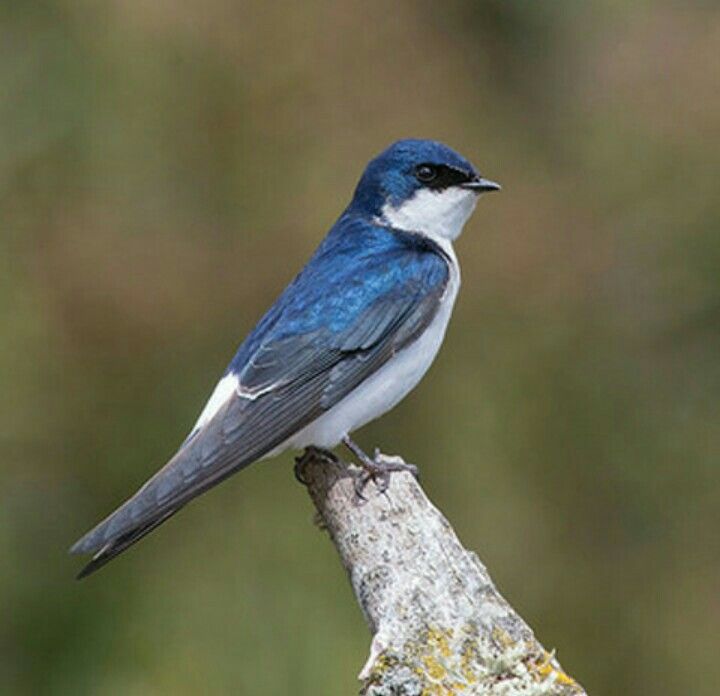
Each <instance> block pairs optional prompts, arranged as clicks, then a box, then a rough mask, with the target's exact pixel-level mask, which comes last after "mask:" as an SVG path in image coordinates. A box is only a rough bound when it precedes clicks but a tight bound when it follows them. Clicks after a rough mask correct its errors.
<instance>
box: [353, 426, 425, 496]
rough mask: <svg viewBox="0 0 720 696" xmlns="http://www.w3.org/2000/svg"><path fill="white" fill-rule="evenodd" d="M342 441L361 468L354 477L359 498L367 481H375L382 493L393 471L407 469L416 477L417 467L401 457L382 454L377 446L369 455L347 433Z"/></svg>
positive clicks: (388, 483)
mask: <svg viewBox="0 0 720 696" xmlns="http://www.w3.org/2000/svg"><path fill="white" fill-rule="evenodd" d="M342 442H343V444H344V445H345V447H347V448H348V449H349V450H350V451H351V452H352V453H353V454H354V455H355V456H356V457H357V459H358V461H359V462H360V466H362V469H363V470H362V472H361V473H360V474H359V475H358V476H357V477H356V478H355V493H356V494H357V496H358V497H359V498H363V499H364V496H363V490H364V489H365V486H366V485H367V484H368V482H369V481H375V485H376V486H377V487H378V490H379V491H380V492H381V493H384V492H385V491H386V490H387V487H388V485H390V474H391V473H392V472H393V471H407V472H409V473H411V474H412V475H413V476H414V477H415V478H418V468H417V467H416V466H415V465H414V464H408V463H407V462H406V461H405V460H404V459H403V458H402V457H399V456H395V455H390V454H383V453H382V452H381V451H380V450H379V449H378V448H377V447H376V448H375V453H374V455H373V456H372V457H370V456H369V455H367V454H365V452H363V450H362V449H361V448H360V446H359V445H358V444H357V443H356V442H354V441H353V440H351V439H350V437H349V436H348V435H345V436H344V437H343V439H342Z"/></svg>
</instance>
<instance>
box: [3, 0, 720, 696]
mask: <svg viewBox="0 0 720 696" xmlns="http://www.w3.org/2000/svg"><path fill="white" fill-rule="evenodd" d="M719 45H720V7H719V6H718V4H717V3H716V2H705V3H702V2H695V3H692V2H691V3H677V2H671V1H670V0H656V1H655V2H649V1H645V2H635V3H628V2H618V1H616V2H600V1H589V0H588V1H586V2H570V1H569V0H568V1H562V2H561V1H553V2H536V1H534V0H526V1H524V2H521V1H515V0H512V1H508V0H502V1H501V0H496V1H493V2H478V1H470V0H466V1H460V0H450V1H446V2H442V3H440V2H432V1H431V0H422V1H420V0H405V1H404V2H397V3H392V4H391V3H383V2H379V0H371V1H367V0H366V1H364V2H359V1H357V2H355V1H353V2H337V3H331V2H304V3H267V2H262V1H260V0H252V1H249V0H246V1H238V0H234V1H231V0H204V2H184V3H183V2H170V1H169V0H153V1H151V0H116V1H113V2H103V3H95V2H89V1H88V0H44V1H43V0H37V1H30V0H26V1H22V2H20V1H18V2H14V3H9V2H5V3H2V6H1V8H0V89H1V93H2V99H0V317H1V318H2V322H1V323H0V378H1V379H2V385H3V388H2V392H3V397H4V398H2V399H1V400H0V484H1V485H0V559H1V560H0V602H1V603H0V693H2V694H92V695H95V694H102V695H105V694H110V695H114V694H117V695H122V696H126V695H135V694H138V695H144V694H182V695H184V694H231V693H233V694H234V693H241V694H267V695H269V696H274V695H280V694H298V695H304V694H308V695H310V694H312V695H313V696H325V695H327V696H343V695H345V694H353V693H356V691H357V688H358V686H357V682H356V675H357V672H358V671H359V669H360V667H361V665H362V663H363V662H364V659H365V657H366V653H367V649H368V645H369V640H370V636H369V634H368V631H367V628H366V627H365V625H364V622H363V619H362V617H361V614H360V611H359V610H358V608H357V607H356V604H355V602H354V599H353V597H352V595H351V592H350V589H349V586H348V583H347V581H346V578H345V576H344V573H343V571H342V568H341V567H340V563H339V561H338V559H337V557H336V555H335V552H334V550H333V548H332V546H331V544H330V542H329V541H328V540H327V538H325V537H324V536H323V535H322V534H321V533H320V532H319V531H318V530H317V529H316V528H315V527H314V526H313V525H312V522H311V519H312V508H311V505H310V502H309V500H308V497H307V495H306V493H305V492H304V490H303V489H302V488H301V487H300V486H298V485H297V484H296V483H295V481H294V479H293V476H292V472H291V457H290V456H289V455H287V456H283V457H281V458H279V459H277V460H275V461H271V462H266V463H264V464H263V465H262V466H257V467H251V468H250V469H248V470H247V471H245V472H243V473H242V475H240V476H237V477H236V478H233V479H232V480H230V481H229V482H227V483H226V484H224V485H223V486H221V487H220V488H218V489H216V490H214V491H212V492H211V493H210V494H208V495H206V496H204V497H203V498H201V499H200V500H199V501H197V502H196V503H195V504H193V505H191V506H190V507H189V508H188V509H187V510H185V511H184V512H183V513H182V514H180V515H179V516H178V517H177V518H174V519H173V520H172V521H171V522H170V523H168V524H167V525H165V526H163V527H162V529H161V530H159V531H157V532H156V533H154V534H152V535H151V536H150V537H148V538H147V539H146V540H144V541H143V542H142V543H141V544H140V545H139V546H138V547H136V548H134V549H133V550H132V551H131V552H130V553H128V554H127V555H124V556H123V557H122V558H121V559H119V560H117V561H115V562H113V563H112V565H110V566H108V567H107V568H106V569H104V570H103V571H102V572H101V573H99V574H98V575H96V576H94V577H92V578H90V579H89V580H87V581H85V582H82V583H76V582H75V581H74V580H73V575H74V573H75V572H76V571H77V570H78V569H79V567H80V565H81V564H80V562H79V559H77V558H71V557H68V556H66V549H67V547H68V546H69V545H70V543H71V542H72V541H74V540H75V539H76V538H77V537H78V536H79V535H80V534H81V533H83V532H85V531H86V530H87V529H88V528H89V527H90V526H92V525H93V524H94V523H95V522H97V521H98V520H99V519H100V518H101V517H103V516H104V515H105V514H107V513H108V512H110V511H111V510H112V509H113V508H114V507H115V506H116V505H117V504H118V503H119V502H121V501H122V500H124V499H125V498H126V497H127V496H128V495H129V494H130V493H132V492H133V491H134V490H135V488H136V487H137V486H138V485H140V484H141V483H142V482H143V481H144V480H145V479H146V477H148V475H150V474H151V473H152V472H154V471H155V470H156V469H157V468H158V467H159V466H160V465H162V464H163V463H164V462H165V460H166V458H167V457H168V456H169V455H170V454H172V452H173V451H174V448H175V447H176V446H177V445H178V443H179V442H180V441H181V440H182V438H183V437H184V435H185V434H186V432H187V430H188V428H189V427H190V426H191V424H192V423H193V421H194V419H195V417H196V416H197V414H198V412H199V410H200V408H201V406H202V405H203V403H204V400H205V398H206V397H207V396H208V394H209V391H210V390H211V388H212V387H213V385H214V383H215V381H216V379H217V377H218V376H219V375H220V373H221V372H222V370H223V369H224V367H225V364H226V362H227V360H228V359H229V358H230V356H231V354H232V353H233V351H234V349H235V347H236V346H237V344H238V343H239V341H240V340H241V339H242V338H243V336H244V335H245V334H246V332H248V331H249V330H250V329H251V328H252V326H253V324H254V322H255V321H256V320H257V319H258V318H259V316H260V314H261V313H262V311H263V310H264V309H265V308H266V307H267V306H268V305H269V304H270V303H271V302H272V301H273V299H274V298H275V297H276V296H277V294H278V293H279V292H280V290H281V289H282V288H283V287H284V285H285V284H286V283H287V282H288V281H289V280H290V279H291V277H292V276H293V275H294V273H295V272H296V271H297V270H298V269H299V268H300V267H301V265H302V264H303V263H304V261H305V260H306V259H307V257H308V256H309V255H310V253H311V252H312V250H313V249H314V247H315V245H316V244H317V243H318V242H319V240H320V239H321V238H322V236H323V235H324V233H325V231H326V230H327V228H328V227H329V226H330V224H331V223H332V222H333V220H334V219H335V217H336V216H337V214H338V213H339V212H340V211H341V209H342V208H343V207H344V205H345V204H346V202H347V200H348V199H349V196H350V195H351V192H352V189H353V187H354V185H355V182H356V180H357V178H358V176H359V174H360V172H361V171H362V168H363V166H364V164H365V162H366V161H367V160H368V159H369V158H370V157H371V156H373V155H374V154H376V153H377V152H378V151H379V150H381V149H383V148H384V147H385V146H386V145H387V144H389V143H390V142H391V141H393V140H395V139H397V138H400V137H408V136H414V137H432V138H437V139H440V140H443V141H446V142H447V143H448V144H450V145H452V146H454V147H455V148H457V149H458V150H460V151H461V152H462V153H464V154H466V155H467V156H468V157H470V158H471V159H472V160H473V161H474V162H475V163H476V164H477V165H478V166H479V167H480V168H481V170H482V171H483V172H484V173H485V174H486V175H487V176H489V177H491V178H494V179H497V180H498V181H500V182H501V183H502V184H503V186H504V190H503V192H502V193H501V194H498V195H494V196H492V197H487V198H485V199H484V200H483V201H482V202H481V204H480V205H479V206H478V210H477V212H476V213H475V216H474V217H473V219H472V220H471V222H470V223H469V225H468V226H467V228H466V230H465V234H464V236H463V237H462V238H461V239H460V240H459V242H458V244H457V251H458V255H459V257H460V260H461V263H462V266H463V278H464V285H463V289H462V292H461V294H460V299H459V303H458V306H457V309H456V312H455V317H454V320H453V322H452V323H451V326H450V330H449V333H448V336H447V340H446V342H445V346H444V349H443V351H442V352H441V354H440V356H439V359H438V360H437V362H436V364H435V366H434V368H433V369H432V371H431V372H430V374H429V375H428V376H427V378H426V379H425V380H424V382H423V383H422V385H421V386H420V387H419V388H418V389H417V390H416V391H415V392H414V393H413V394H412V395H411V396H410V397H409V398H408V399H407V400H406V401H405V402H404V403H403V404H402V406H400V407H399V408H397V409H396V410H395V411H394V412H393V413H391V414H389V415H388V416H386V417H385V418H384V419H382V420H381V421H380V422H378V423H375V424H373V425H371V426H369V427H367V428H366V429H364V430H363V431H362V432H361V433H360V434H359V437H358V439H359V441H360V442H361V443H363V444H364V445H365V446H366V447H368V448H370V447H372V446H373V445H375V444H380V445H382V447H383V448H384V449H385V450H386V451H390V452H400V453H402V454H403V455H404V456H405V457H406V458H407V459H408V460H409V461H413V462H415V463H417V464H418V465H419V466H420V467H421V469H422V471H423V476H424V479H423V480H424V484H425V488H426V490H427V491H428V493H429V495H430V496H431V498H432V499H433V500H434V501H435V502H436V503H437V504H438V505H439V506H440V508H441V509H442V510H443V511H444V513H445V514H446V515H447V517H448V518H449V520H450V521H451V522H452V523H453V525H454V526H455V528H456V530H457V531H458V533H459V534H460V536H461V538H462V540H463V541H464V543H465V544H466V545H467V546H468V547H470V548H472V549H475V550H476V551H477V552H478V553H479V554H480V556H481V558H483V560H484V561H485V562H486V563H487V565H488V566H489V568H490V570H491V572H492V574H493V577H494V578H495V580H496V581H497V583H498V584H499V586H500V588H501V590H502V591H503V593H504V594H505V595H506V596H507V598H508V599H509V600H510V601H511V603H512V604H513V605H514V606H515V607H516V608H517V609H518V610H519V611H520V612H521V613H522V614H523V616H524V617H525V618H526V619H527V620H528V622H529V623H530V624H531V625H532V626H533V627H534V628H535V630H536V632H537V634H538V637H539V638H540V639H541V640H542V641H543V643H544V644H545V645H546V646H547V647H555V648H556V649H557V650H558V655H559V658H560V660H561V661H562V663H563V665H564V666H565V667H566V668H567V669H568V671H569V672H571V673H572V674H573V675H574V676H576V677H577V678H578V679H579V680H580V681H581V682H582V683H583V684H584V685H585V686H586V688H587V689H588V691H589V692H590V693H592V694H597V695H599V694H608V695H609V694H653V695H655V696H658V695H660V696H662V695H665V694H681V693H682V694H687V693H692V694H693V695H694V696H704V695H706V694H707V695H708V696H709V695H711V694H712V695H713V696H714V695H715V694H717V685H718V684H720V658H718V650H719V648H720V644H719V643H720V641H719V638H720V592H719V591H718V590H719V589H720V541H719V540H718V537H719V534H718V531H719V530H720V487H719V486H718V462H717V458H718V454H720V429H719V428H718V423H719V422H720V407H719V403H720V401H719V399H720V237H719V235H718V230H719V228H720V186H719V182H720V179H719V178H718V172H719V171H720V140H719V139H718V134H719V133H720V50H718V46H719Z"/></svg>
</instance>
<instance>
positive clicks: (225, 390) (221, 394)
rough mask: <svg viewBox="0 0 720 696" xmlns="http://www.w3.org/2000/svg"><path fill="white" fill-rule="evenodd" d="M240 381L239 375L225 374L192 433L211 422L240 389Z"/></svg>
mask: <svg viewBox="0 0 720 696" xmlns="http://www.w3.org/2000/svg"><path fill="white" fill-rule="evenodd" d="M239 384H240V382H239V380H238V378H237V375H235V374H233V373H232V372H230V373H229V374H227V375H225V376H224V377H223V378H222V379H221V380H220V381H219V382H218V383H217V386H216V387H215V391H213V393H212V395H211V396H210V398H209V399H208V402H207V403H206V404H205V408H204V409H203V410H202V413H201V414H200V417H199V418H198V419H197V423H195V426H194V427H193V429H192V432H191V433H190V434H191V435H192V434H193V433H196V432H197V431H198V430H200V428H202V427H203V426H204V425H206V424H207V423H209V422H210V421H211V420H212V419H213V417H214V416H215V414H216V413H217V412H218V411H219V410H220V409H221V408H222V407H223V406H224V405H225V404H226V403H227V402H228V400H229V399H230V397H232V395H233V394H234V393H236V392H237V391H238V386H239Z"/></svg>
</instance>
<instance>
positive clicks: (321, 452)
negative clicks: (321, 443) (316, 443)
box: [293, 447, 338, 486]
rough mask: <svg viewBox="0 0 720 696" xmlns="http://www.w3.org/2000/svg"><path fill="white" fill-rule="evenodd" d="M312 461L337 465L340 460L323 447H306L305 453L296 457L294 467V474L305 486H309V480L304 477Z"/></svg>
mask: <svg viewBox="0 0 720 696" xmlns="http://www.w3.org/2000/svg"><path fill="white" fill-rule="evenodd" d="M312 460H315V461H318V460H319V461H320V462H322V463H323V464H337V462H338V458H337V457H336V456H335V454H334V453H333V452H331V451H330V450H326V449H323V448H322V447H306V448H305V451H304V452H303V453H302V454H301V455H300V456H299V457H295V466H294V467H293V473H294V474H295V478H296V479H297V481H298V482H299V483H302V485H303V486H307V485H308V483H309V482H308V480H307V479H306V478H305V476H304V471H305V467H306V466H307V465H308V463H309V462H310V461H312Z"/></svg>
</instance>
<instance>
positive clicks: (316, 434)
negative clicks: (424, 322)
mask: <svg viewBox="0 0 720 696" xmlns="http://www.w3.org/2000/svg"><path fill="white" fill-rule="evenodd" d="M448 247H449V245H448ZM444 251H445V253H446V254H448V265H449V267H450V277H449V279H448V285H447V289H446V290H445V294H444V295H443V298H442V300H441V303H440V307H439V308H438V311H437V313H436V314H435V317H434V318H433V319H432V321H431V322H430V324H429V325H428V326H427V328H426V329H425V331H423V333H422V334H420V336H418V338H416V339H415V341H413V342H412V343H411V344H410V345H408V346H406V347H405V348H403V349H402V350H400V351H398V352H397V353H396V354H395V355H394V356H393V357H391V358H390V359H389V360H388V361H387V362H386V363H385V364H384V365H383V366H382V367H381V368H380V369H379V370H378V371H377V372H375V373H374V374H372V375H371V376H370V377H368V378H367V379H366V380H365V381H364V382H362V384H360V385H359V386H358V387H357V388H355V389H354V390H353V391H352V392H351V393H350V394H348V395H347V396H345V397H344V398H343V399H342V400H341V401H339V402H338V403H337V404H335V406H333V407H332V408H331V409H330V410H329V411H327V412H326V413H324V414H323V415H322V416H320V417H319V418H318V419H317V420H315V421H314V422H312V423H310V424H309V425H307V426H306V427H305V428H303V429H302V430H301V431H299V432H298V433H296V435H294V436H293V437H291V438H289V439H288V441H287V442H285V443H283V445H282V446H281V447H279V448H277V450H275V451H274V452H273V454H274V453H276V452H279V451H282V450H284V449H286V448H288V447H291V448H297V449H300V448H303V447H307V446H309V445H315V446H317V447H334V446H335V445H337V444H338V443H339V442H340V440H341V439H342V437H343V436H344V435H346V434H348V433H351V432H352V431H354V430H357V429H358V428H361V427H362V426H363V425H365V424H366V423H369V422H370V421H372V420H374V419H375V418H378V417H380V416H381V415H383V414H384V413H386V412H387V411H389V410H390V409H391V408H393V407H394V406H396V405H397V404H398V403H399V402H400V401H401V400H402V399H403V398H404V397H405V396H407V395H408V394H409V393H410V392H411V391H412V390H413V389H414V388H415V386H417V384H418V382H419V381H420V380H421V379H422V377H423V376H424V375H425V373H426V372H427V371H428V369H429V368H430V365H431V364H432V362H433V360H434V359H435V356H436V355H437V353H438V351H439V350H440V346H441V345H442V342H443V338H444V337H445V331H446V329H447V326H448V322H449V321H450V316H451V314H452V310H453V306H454V304H455V299H456V298H457V293H458V290H459V288H460V269H459V266H458V264H457V259H456V258H455V254H454V252H453V250H452V248H451V247H449V250H448V249H444Z"/></svg>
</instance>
